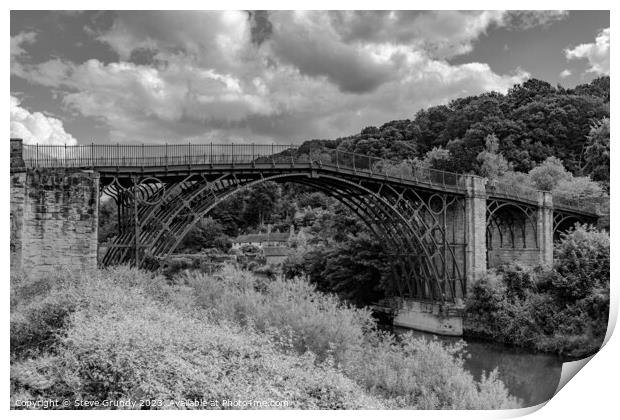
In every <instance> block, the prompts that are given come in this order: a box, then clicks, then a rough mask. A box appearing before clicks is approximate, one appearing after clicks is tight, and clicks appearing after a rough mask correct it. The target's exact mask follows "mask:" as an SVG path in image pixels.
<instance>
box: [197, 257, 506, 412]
mask: <svg viewBox="0 0 620 420" xmlns="http://www.w3.org/2000/svg"><path fill="white" fill-rule="evenodd" d="M185 276H186V277H185V283H186V284H188V285H190V286H191V287H193V288H194V290H195V292H194V294H195V296H196V299H197V302H198V303H199V304H200V305H201V306H202V307H204V308H207V309H209V310H210V311H211V314H212V315H211V316H212V317H213V318H215V319H222V318H225V319H228V320H231V321H235V322H239V323H241V324H242V325H252V326H253V327H254V328H256V329H257V330H258V331H260V332H268V331H271V330H273V329H275V330H276V331H279V335H280V336H281V337H287V339H285V340H283V341H282V342H281V344H285V345H290V347H291V348H292V349H293V350H294V351H296V352H297V353H298V354H303V353H304V352H307V351H311V352H312V353H313V354H316V355H317V360H318V361H323V362H328V361H330V360H333V363H334V365H335V366H337V367H338V368H340V369H342V371H343V372H345V374H346V375H347V376H348V377H350V378H352V379H353V380H355V381H356V382H357V383H358V384H360V385H361V386H363V387H364V388H365V389H366V390H368V391H370V392H371V393H373V394H375V395H379V396H381V397H382V398H384V399H387V404H388V405H389V406H390V407H394V408H396V407H399V408H404V407H409V408H411V407H416V408H428V409H431V408H434V409H437V408H462V409H466V408H498V407H504V408H510V407H514V406H516V404H517V403H516V401H515V400H514V399H513V398H511V397H509V396H508V394H507V391H506V390H505V388H504V386H503V384H502V383H501V382H500V381H498V380H497V378H496V377H495V376H489V377H488V378H485V380H484V381H483V382H481V383H476V382H475V381H474V379H473V378H472V377H471V375H469V374H467V373H466V372H465V371H464V370H463V368H462V357H461V356H460V355H459V354H458V353H459V351H460V350H462V348H450V347H446V348H444V347H443V346H442V345H440V344H439V343H438V342H432V343H429V342H425V341H423V340H414V339H413V338H406V339H404V340H403V343H402V344H401V343H396V341H395V338H394V337H393V336H392V335H391V334H385V333H381V332H379V331H378V330H377V329H376V325H375V322H374V320H373V319H372V318H371V316H370V313H369V312H368V311H366V310H360V309H356V308H353V307H350V306H347V305H344V304H342V303H341V302H340V301H339V300H338V299H336V298H334V297H333V296H330V295H325V294H322V293H319V292H317V291H316V289H315V288H314V286H312V285H310V284H309V283H306V282H304V281H302V280H299V279H292V280H289V281H284V280H281V279H276V280H274V281H271V282H267V284H262V285H261V284H259V283H258V282H257V280H256V279H255V278H254V277H252V276H251V275H249V274H248V273H244V272H240V271H236V270H234V269H232V268H228V269H226V270H225V271H224V272H223V273H222V275H221V276H219V277H216V278H214V277H210V276H206V275H202V274H199V273H187V274H186V275H185ZM483 389H484V390H485V391H483ZM491 390H494V391H493V392H492V391H491ZM490 394H493V397H490Z"/></svg>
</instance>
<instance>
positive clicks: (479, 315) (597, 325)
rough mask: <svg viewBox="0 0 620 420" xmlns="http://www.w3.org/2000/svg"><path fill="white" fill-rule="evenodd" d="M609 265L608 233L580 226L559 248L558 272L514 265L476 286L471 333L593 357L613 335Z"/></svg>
mask: <svg viewBox="0 0 620 420" xmlns="http://www.w3.org/2000/svg"><path fill="white" fill-rule="evenodd" d="M609 266H610V254H609V236H608V234H607V233H603V232H598V231H596V230H595V229H594V228H592V227H583V226H579V227H577V228H576V229H574V230H572V231H570V232H568V233H567V234H565V235H563V236H562V240H561V241H560V242H559V243H558V244H557V245H556V249H555V262H554V267H553V268H552V269H544V268H542V267H538V268H535V269H524V268H523V267H520V266H518V265H509V266H505V267H502V268H500V269H497V270H494V271H492V272H490V273H489V274H488V275H487V276H486V277H485V278H483V279H482V280H480V281H478V282H476V283H475V284H474V285H473V286H472V288H471V291H470V292H469V293H468V297H467V307H466V324H465V328H466V330H467V331H468V332H469V333H471V334H473V335H479V336H484V337H487V338H491V339H493V340H496V341H500V342H505V343H510V344H514V345H519V346H526V347H532V348H535V349H538V350H544V351H553V352H557V353H559V354H564V355H569V356H574V357H585V356H588V355H591V354H593V353H594V352H596V351H597V350H598V349H599V348H600V346H601V345H602V343H603V339H604V337H605V333H606V330H607V323H608V317H609Z"/></svg>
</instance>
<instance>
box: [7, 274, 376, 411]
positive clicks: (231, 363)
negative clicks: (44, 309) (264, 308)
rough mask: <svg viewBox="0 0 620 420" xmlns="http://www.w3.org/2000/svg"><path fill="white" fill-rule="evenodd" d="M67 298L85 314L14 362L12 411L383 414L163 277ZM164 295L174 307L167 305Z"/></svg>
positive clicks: (361, 395) (77, 290)
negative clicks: (35, 402) (54, 345)
mask: <svg viewBox="0 0 620 420" xmlns="http://www.w3.org/2000/svg"><path fill="white" fill-rule="evenodd" d="M127 275H132V278H128V277H127ZM239 287H243V280H241V282H240V283H239ZM70 289H71V290H69V291H68V292H69V293H70V294H72V295H73V294H75V295H77V294H80V295H82V296H83V305H81V306H80V307H79V308H78V309H77V310H76V311H75V312H74V313H73V314H72V315H71V316H70V318H71V319H70V322H69V323H68V324H67V325H66V326H65V329H64V333H63V335H62V336H61V337H59V341H58V347H59V351H58V352H55V353H43V354H40V355H38V356H37V357H36V358H27V359H19V360H14V361H13V363H12V365H11V388H12V400H13V403H14V402H15V400H16V396H21V397H28V398H50V397H57V398H68V399H70V400H73V399H80V400H83V399H85V400H89V399H92V400H99V401H101V400H104V399H108V400H109V399H113V400H118V399H126V398H131V399H144V398H151V399H161V400H163V401H165V402H167V403H168V404H171V402H172V401H173V400H182V399H206V400H222V399H231V400H236V399H239V400H265V399H274V400H287V401H290V402H291V404H292V405H291V406H290V408H329V409H333V408H362V407H363V408H382V407H383V405H382V403H381V402H380V401H378V400H377V399H376V398H374V397H372V396H369V395H368V394H366V393H365V392H364V391H363V390H362V389H361V388H360V387H359V386H358V385H356V384H355V383H354V382H353V381H351V380H350V379H348V378H346V377H345V376H344V375H343V374H342V373H339V372H338V371H337V370H336V369H335V368H334V367H333V366H331V365H330V364H329V363H321V362H319V361H317V360H316V357H315V356H314V355H313V354H312V353H310V352H306V353H305V354H303V355H302V356H301V357H298V356H296V355H295V356H293V355H289V354H286V353H284V352H282V351H280V346H281V344H280V342H279V337H274V335H273V334H271V333H268V334H257V333H256V332H255V330H254V329H253V328H250V327H247V326H246V327H243V328H242V327H240V326H235V325H231V324H229V323H226V322H223V323H222V322H215V321H213V320H210V319H208V318H206V317H205V316H204V314H202V312H201V311H200V310H197V308H194V309H192V306H191V305H192V302H193V301H192V297H191V295H190V293H189V292H190V289H188V288H187V286H168V285H167V284H166V282H165V280H164V279H163V278H161V277H153V276H151V275H148V274H146V273H143V272H139V271H135V270H127V269H125V268H120V269H118V270H111V271H108V272H101V273H99V274H98V275H97V277H96V278H91V279H84V282H83V283H82V284H77V285H73V286H72V287H71V288H70ZM170 293H172V294H176V295H177V297H176V298H173V299H172V300H170V299H169V298H168V297H167V296H166V295H167V294H170ZM175 299H178V300H177V301H175ZM172 408H174V407H172Z"/></svg>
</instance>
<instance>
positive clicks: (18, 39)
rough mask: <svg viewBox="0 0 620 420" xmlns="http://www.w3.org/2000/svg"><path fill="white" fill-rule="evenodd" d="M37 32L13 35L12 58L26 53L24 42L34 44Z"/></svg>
mask: <svg viewBox="0 0 620 420" xmlns="http://www.w3.org/2000/svg"><path fill="white" fill-rule="evenodd" d="M36 37H37V34H36V33H34V32H20V33H19V34H17V35H15V36H12V37H11V58H13V57H14V56H18V55H24V54H26V51H25V50H24V49H23V48H22V44H32V43H34V42H35V40H36Z"/></svg>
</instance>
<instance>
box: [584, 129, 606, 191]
mask: <svg viewBox="0 0 620 420" xmlns="http://www.w3.org/2000/svg"><path fill="white" fill-rule="evenodd" d="M609 130H610V128H609V118H603V119H602V120H601V121H599V122H597V123H595V124H594V125H593V126H592V127H591V128H590V132H589V133H588V135H587V141H586V144H585V149H584V160H585V167H586V170H588V171H589V172H590V173H591V176H592V179H593V180H595V181H600V182H602V183H604V184H605V185H606V186H607V189H609V169H610V158H611V154H610V134H609V133H610V132H609Z"/></svg>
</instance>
